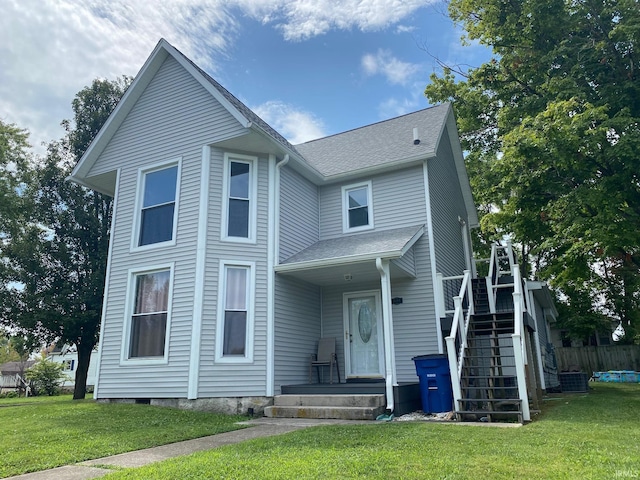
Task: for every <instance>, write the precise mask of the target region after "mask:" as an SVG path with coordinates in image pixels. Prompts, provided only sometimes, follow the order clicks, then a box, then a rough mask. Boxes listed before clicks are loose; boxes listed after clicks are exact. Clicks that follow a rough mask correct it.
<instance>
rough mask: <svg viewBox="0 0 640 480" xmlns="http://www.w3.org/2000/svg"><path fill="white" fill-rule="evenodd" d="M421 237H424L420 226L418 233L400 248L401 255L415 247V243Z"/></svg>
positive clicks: (422, 228)
mask: <svg viewBox="0 0 640 480" xmlns="http://www.w3.org/2000/svg"><path fill="white" fill-rule="evenodd" d="M422 235H424V225H422V226H421V227H420V228H419V229H418V231H417V232H416V233H415V234H414V235H413V237H411V238H410V239H409V241H408V242H407V243H406V244H405V246H404V247H402V249H401V250H400V251H401V252H402V255H404V254H405V253H407V252H408V251H409V250H410V249H411V247H413V246H414V245H415V243H416V242H417V241H418V239H419V238H420V237H422Z"/></svg>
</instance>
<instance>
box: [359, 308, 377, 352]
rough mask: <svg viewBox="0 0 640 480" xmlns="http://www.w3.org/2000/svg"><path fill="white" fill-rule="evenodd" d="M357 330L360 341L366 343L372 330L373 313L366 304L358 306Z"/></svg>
mask: <svg viewBox="0 0 640 480" xmlns="http://www.w3.org/2000/svg"><path fill="white" fill-rule="evenodd" d="M358 330H359V333H360V338H361V339H362V341H363V342H364V343H368V342H369V340H370V339H371V332H372V330H373V312H372V311H371V309H370V308H369V305H368V304H366V303H363V304H362V305H360V310H359V311H358Z"/></svg>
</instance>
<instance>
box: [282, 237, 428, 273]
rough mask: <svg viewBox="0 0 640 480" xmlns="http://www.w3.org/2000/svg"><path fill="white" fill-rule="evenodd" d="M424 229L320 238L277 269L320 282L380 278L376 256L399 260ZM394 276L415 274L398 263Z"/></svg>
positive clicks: (393, 266)
mask: <svg viewBox="0 0 640 480" xmlns="http://www.w3.org/2000/svg"><path fill="white" fill-rule="evenodd" d="M424 232H425V229H424V225H414V226H411V227H403V228H397V229H393V230H384V231H375V232H368V233H361V234H357V235H349V236H345V237H338V238H331V239H328V240H321V241H319V242H316V243H314V244H313V245H311V246H309V247H308V248H306V249H304V250H302V251H301V252H298V253H296V254H295V255H292V256H291V257H289V258H288V259H286V260H285V261H284V262H282V263H281V264H280V265H276V266H275V271H276V272H278V273H282V274H288V275H292V276H295V277H297V278H300V279H302V280H305V281H308V282H311V283H315V284H319V285H331V284H335V283H336V282H338V281H340V282H344V281H351V280H354V281H358V280H363V279H371V278H372V277H374V278H377V277H378V275H379V274H378V271H377V269H376V266H375V261H376V259H377V258H381V259H383V260H397V259H400V258H401V257H402V256H403V255H405V254H406V253H407V252H408V251H409V250H410V249H411V247H413V245H414V244H415V243H416V242H417V241H418V239H419V238H420V237H422V235H423V234H424ZM345 275H348V276H349V279H347V278H346V277H345ZM391 275H392V277H394V276H395V277H413V276H415V274H414V272H410V271H407V270H406V269H404V268H403V267H402V266H401V265H400V264H395V263H392V264H391Z"/></svg>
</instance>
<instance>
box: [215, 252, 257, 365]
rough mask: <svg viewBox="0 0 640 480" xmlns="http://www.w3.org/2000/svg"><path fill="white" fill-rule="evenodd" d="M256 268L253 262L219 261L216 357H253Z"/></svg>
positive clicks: (242, 360) (238, 359)
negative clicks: (254, 281)
mask: <svg viewBox="0 0 640 480" xmlns="http://www.w3.org/2000/svg"><path fill="white" fill-rule="evenodd" d="M253 270H254V265H253V263H252V262H237V263H236V262H234V263H227V262H225V261H222V262H221V263H220V294H219V298H218V335H217V337H218V342H217V345H216V359H217V360H222V361H231V362H234V361H240V362H245V361H251V359H252V356H253V346H252V345H253V341H252V338H253V303H254V300H253Z"/></svg>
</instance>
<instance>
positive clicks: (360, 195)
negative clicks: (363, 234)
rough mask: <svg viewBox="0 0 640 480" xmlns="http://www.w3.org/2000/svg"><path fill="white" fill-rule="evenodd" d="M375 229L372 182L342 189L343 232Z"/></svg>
mask: <svg viewBox="0 0 640 480" xmlns="http://www.w3.org/2000/svg"><path fill="white" fill-rule="evenodd" d="M371 228H373V204H372V199H371V182H370V181H369V182H363V183H358V184H354V185H347V186H344V187H342V231H343V232H344V233H347V232H357V231H360V230H369V229H371Z"/></svg>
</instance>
